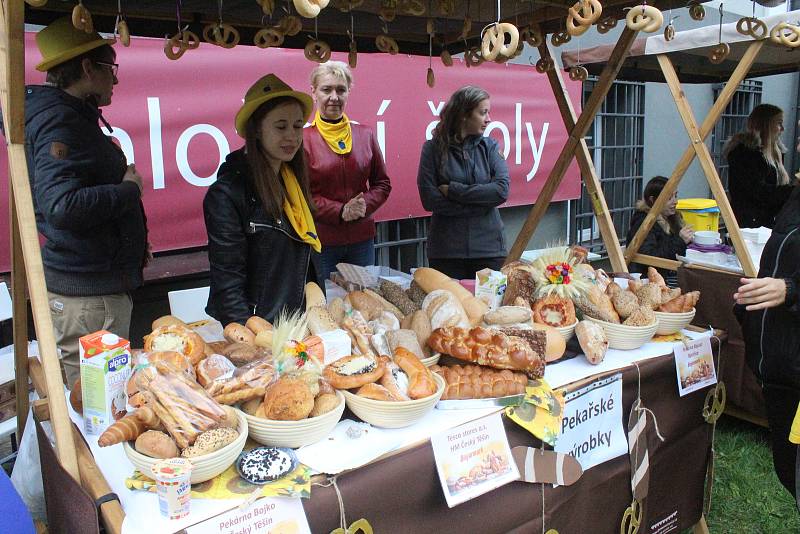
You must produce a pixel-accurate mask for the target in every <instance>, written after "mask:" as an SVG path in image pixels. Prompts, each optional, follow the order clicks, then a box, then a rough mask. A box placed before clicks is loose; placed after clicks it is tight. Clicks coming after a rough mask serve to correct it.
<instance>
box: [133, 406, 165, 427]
mask: <svg viewBox="0 0 800 534" xmlns="http://www.w3.org/2000/svg"><path fill="white" fill-rule="evenodd" d="M133 414H134V415H136V417H138V418H139V421H140V422H141V423H142V424H143V425H144V426H145V427H146V428H148V429H155V428H158V427H160V426H161V419H159V418H158V416H157V415H156V412H154V411H153V409H152V408H150V407H149V406H142V407H141V408H139V409H138V410H136V411H135V412H133Z"/></svg>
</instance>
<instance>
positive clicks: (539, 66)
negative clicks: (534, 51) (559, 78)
mask: <svg viewBox="0 0 800 534" xmlns="http://www.w3.org/2000/svg"><path fill="white" fill-rule="evenodd" d="M554 67H555V62H554V61H553V58H549V57H548V58H541V59H540V60H539V61H537V62H536V72H539V73H541V74H544V73H545V72H547V71H550V70H553V68H554Z"/></svg>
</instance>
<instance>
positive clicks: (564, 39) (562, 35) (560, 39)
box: [550, 30, 572, 46]
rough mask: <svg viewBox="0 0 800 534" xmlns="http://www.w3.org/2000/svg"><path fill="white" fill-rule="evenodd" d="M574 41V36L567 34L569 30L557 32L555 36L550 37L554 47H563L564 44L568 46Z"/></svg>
mask: <svg viewBox="0 0 800 534" xmlns="http://www.w3.org/2000/svg"><path fill="white" fill-rule="evenodd" d="M571 40H572V36H571V35H570V34H569V32H567V30H561V31H557V32H555V33H554V34H553V35H551V36H550V42H551V43H552V44H553V46H561V45H562V44H566V43H568V42H570V41H571Z"/></svg>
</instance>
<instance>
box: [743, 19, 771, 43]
mask: <svg viewBox="0 0 800 534" xmlns="http://www.w3.org/2000/svg"><path fill="white" fill-rule="evenodd" d="M736 31H737V32H739V33H741V34H742V35H749V36H750V37H752V38H753V39H756V40H759V41H760V40H761V39H765V38H766V37H767V36H768V35H769V28H767V25H766V24H765V23H764V21H763V20H761V19H758V18H756V17H742V18H740V19H739V22H737V23H736Z"/></svg>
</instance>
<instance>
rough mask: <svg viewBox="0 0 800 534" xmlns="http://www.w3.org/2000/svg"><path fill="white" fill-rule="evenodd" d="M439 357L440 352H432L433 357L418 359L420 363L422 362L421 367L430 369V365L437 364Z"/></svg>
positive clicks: (440, 355)
mask: <svg viewBox="0 0 800 534" xmlns="http://www.w3.org/2000/svg"><path fill="white" fill-rule="evenodd" d="M441 357H442V354H441V353H440V352H434V353H433V356H431V357H429V358H422V359H420V361H421V362H422V365H424V366H425V367H430V366H431V365H436V364H437V363H439V358H441Z"/></svg>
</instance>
